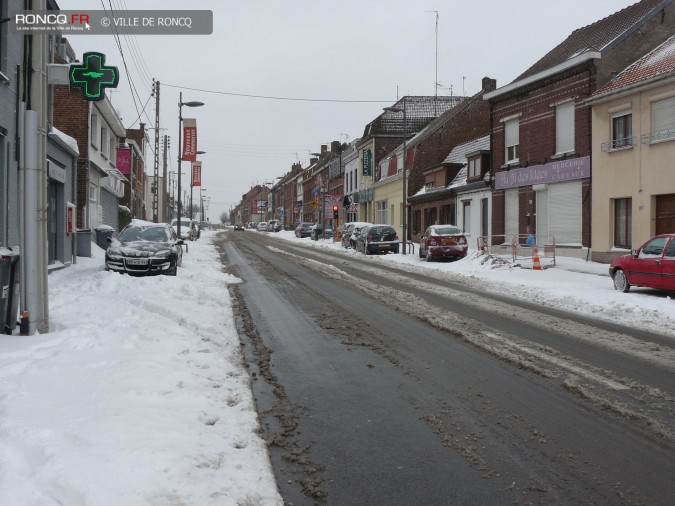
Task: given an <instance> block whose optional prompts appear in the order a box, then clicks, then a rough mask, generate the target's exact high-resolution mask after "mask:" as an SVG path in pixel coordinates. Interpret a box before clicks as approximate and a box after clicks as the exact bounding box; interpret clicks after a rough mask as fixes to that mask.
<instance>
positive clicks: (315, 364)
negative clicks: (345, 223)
mask: <svg viewBox="0 0 675 506" xmlns="http://www.w3.org/2000/svg"><path fill="white" fill-rule="evenodd" d="M223 237H224V240H223V241H222V243H221V247H222V249H223V252H224V255H225V259H224V260H225V264H226V269H227V270H228V271H229V272H232V273H233V274H235V275H237V276H239V277H240V278H241V279H242V280H243V281H244V283H242V284H241V285H237V286H235V288H233V296H234V299H235V305H234V306H235V314H236V317H237V320H238V325H239V329H240V335H241V338H242V344H243V347H242V349H243V351H244V356H245V359H246V362H247V364H248V368H249V371H250V374H251V378H252V385H253V391H254V394H255V396H256V402H257V406H258V411H259V415H260V420H261V425H262V435H263V437H264V438H265V439H267V440H268V442H269V447H270V457H271V460H272V464H273V467H274V470H275V474H276V477H277V482H278V485H279V490H280V492H281V494H282V497H283V498H284V500H285V502H286V504H294V505H300V504H334V505H352V504H354V505H357V504H358V505H360V504H364V505H365V504H367V505H380V504H382V505H385V504H386V505H418V504H424V505H436V504H438V505H448V504H528V503H530V504H577V503H578V504H589V503H590V504H673V503H675V483H674V480H672V476H675V459H674V458H673V457H675V445H674V444H673V439H672V438H671V437H670V436H671V434H670V432H669V429H670V427H668V426H666V427H665V429H663V428H662V430H658V431H655V430H653V426H654V425H655V424H654V423H653V422H654V420H656V419H657V418H650V417H646V416H643V417H642V418H640V417H634V416H632V414H633V413H634V411H637V410H639V409H640V408H639V404H640V402H642V403H643V404H644V405H645V409H644V411H646V412H648V413H649V412H650V410H651V411H653V412H654V416H655V417H658V416H663V417H664V418H663V419H666V420H667V419H668V417H669V416H670V417H672V409H673V405H672V396H673V395H675V386H674V385H675V379H674V377H673V376H674V375H673V371H672V370H671V369H668V367H665V368H661V367H658V366H657V367H654V366H653V365H651V366H649V365H647V364H642V365H640V364H637V365H636V361H635V360H630V357H628V358H627V357H620V356H612V355H614V354H612V353H607V352H606V350H604V351H601V350H598V349H595V350H593V349H592V347H590V348H589V345H588V344H586V343H584V344H583V347H585V348H586V349H585V350H581V351H580V352H579V353H580V354H582V355H583V359H584V360H585V361H589V357H591V356H592V355H593V353H594V352H595V354H596V355H597V356H598V360H599V361H600V359H602V360H601V362H602V364H603V365H602V367H604V368H614V369H616V371H617V375H618V376H617V377H620V378H623V377H625V376H626V375H630V377H631V378H632V377H637V378H638V379H636V380H635V382H639V383H640V384H643V383H646V384H647V385H648V386H651V384H652V383H656V384H658V391H659V395H657V398H658V402H655V401H653V400H652V398H650V397H646V396H645V395H644V394H642V393H641V392H638V394H636V395H633V397H634V398H631V397H630V396H628V394H630V393H631V392H630V389H629V388H627V390H629V392H628V394H627V393H624V392H623V387H621V385H618V386H617V385H616V382H615V381H613V379H612V381H611V382H610V381H607V382H605V381H604V380H603V379H601V380H600V381H599V384H601V387H598V386H597V385H596V387H595V388H600V389H601V390H598V392H600V393H601V394H602V395H603V397H602V399H603V400H602V401H598V400H597V399H596V398H594V396H593V387H592V386H591V385H590V384H589V382H581V383H579V384H577V383H574V382H573V381H571V380H570V375H569V373H568V372H565V373H564V375H561V373H560V371H558V370H556V369H555V368H556V367H558V366H557V365H555V364H556V362H557V360H556V361H553V364H554V365H553V366H552V365H551V362H550V361H549V362H547V361H545V360H544V362H546V363H545V364H544V363H542V364H538V363H537V361H536V356H537V355H536V354H535V355H533V356H534V357H535V359H532V360H533V362H532V364H530V363H529V362H528V363H525V362H523V361H519V359H518V360H514V359H512V358H511V355H509V354H506V353H503V352H501V351H496V350H495V349H494V348H491V347H490V346H487V345H483V344H480V343H478V344H477V343H476V342H474V341H472V339H473V337H474V336H475V335H479V334H481V333H483V334H485V335H490V334H491V333H492V332H495V333H499V332H503V333H504V334H505V335H508V336H517V339H521V338H522V339H527V336H528V334H529V333H532V331H531V330H530V329H524V330H523V331H522V332H519V330H518V329H519V328H520V327H521V326H523V323H522V321H514V320H509V319H508V318H506V321H501V318H504V317H503V316H500V317H499V318H496V317H495V318H492V319H491V321H489V322H487V323H486V322H485V320H487V319H488V318H487V317H486V314H485V313H482V314H481V313H480V312H477V313H476V315H473V317H474V318H475V319H474V320H472V315H471V314H470V310H467V309H466V308H462V309H461V310H460V309H459V308H458V309H457V311H456V312H455V311H447V310H444V312H446V313H447V315H448V318H451V319H452V318H454V319H455V320H453V321H454V322H455V324H456V326H459V327H460V328H459V329H458V330H448V327H447V326H444V324H443V323H442V322H440V323H438V322H437V323H434V324H433V325H430V324H429V321H425V317H420V316H419V315H414V314H413V315H411V314H408V312H407V311H404V310H403V308H404V307H405V306H404V305H403V304H405V302H406V299H405V298H404V299H402V303H401V304H400V305H397V304H399V303H398V302H396V301H394V302H393V303H392V300H394V299H396V297H401V296H402V294H403V295H407V293H403V292H409V293H412V292H413V291H414V290H413V289H412V288H406V286H407V285H405V284H400V283H398V284H395V285H392V287H393V286H395V289H394V288H387V287H384V288H382V284H383V282H380V285H379V287H380V288H379V290H380V293H379V294H377V295H376V294H375V293H374V292H376V291H377V289H369V288H368V287H365V288H363V289H361V290H355V289H354V284H353V280H351V279H348V278H349V276H347V275H345V276H342V275H341V274H340V273H339V272H338V274H337V276H336V277H337V278H338V279H335V277H333V276H334V271H333V274H331V271H328V272H326V271H325V267H323V266H325V265H326V264H329V263H331V261H330V260H329V259H326V258H323V259H322V260H321V263H319V264H315V265H312V264H311V263H308V262H307V261H306V260H303V258H302V257H305V256H309V255H310V254H303V252H302V250H301V249H300V250H299V249H297V248H291V247H289V248H282V247H281V246H280V244H279V243H280V242H279V241H271V240H270V238H269V237H268V236H267V235H266V234H257V233H253V232H245V233H241V232H237V233H234V232H228V233H225V234H224V235H223ZM270 246H272V247H273V249H271V248H270ZM279 249H287V250H288V251H289V253H291V254H290V255H288V254H283V253H282V252H281V251H279ZM349 261H351V260H349ZM334 263H335V264H336V265H337V266H338V268H340V269H341V270H342V272H346V271H348V270H349V268H348V266H347V265H346V264H345V262H344V260H339V261H336V262H334ZM322 271H323V272H322ZM365 277H366V276H365V275H364V278H365ZM343 279H347V281H348V282H344V281H343ZM376 284H377V283H376ZM371 292H372V293H371ZM410 296H412V295H410ZM434 297H442V295H438V294H435V295H434ZM388 299H391V300H388ZM423 304H427V302H423ZM428 304H434V305H436V306H440V305H441V302H439V301H428ZM490 304H493V303H490ZM490 304H488V305H490ZM441 307H444V308H445V307H452V305H451V304H445V305H444V306H441ZM477 311H478V309H477ZM482 311H485V310H482ZM462 312H464V313H467V312H468V313H467V314H460V313H462ZM486 326H487V327H489V331H488V330H485V327H486ZM584 328H585V327H584ZM573 330H574V329H573ZM555 331H556V329H552V330H551V331H550V332H552V334H551V336H552V337H548V339H549V340H551V341H553V344H554V345H555V343H556V342H559V343H560V344H561V347H566V348H570V349H571V348H573V347H572V346H571V345H570V341H569V339H568V338H567V337H566V336H565V335H563V334H565V332H567V331H565V330H560V332H561V335H560V336H559V338H558V339H557V340H556V339H555ZM570 332H571V333H573V332H572V331H569V332H568V333H570ZM596 332H601V330H596ZM602 332H607V331H605V330H602ZM539 334H541V333H539ZM515 339H516V338H515V337H514V340H515ZM528 342H529V341H528ZM662 346H663V344H662ZM565 353H567V354H573V353H572V352H571V351H570V350H569V349H568V350H566V351H565ZM574 360H580V359H578V358H574ZM580 363H582V364H583V363H585V362H580ZM576 366H578V364H577V363H575V367H576ZM598 367H599V366H598ZM567 371H569V369H568V370H567ZM640 371H644V373H641V372H640ZM647 371H648V372H647ZM582 377H583V375H582ZM607 377H608V378H609V377H610V375H609V374H608V375H607ZM612 378H613V377H612ZM606 383H608V384H610V386H612V385H613V387H612V388H611V389H607V388H606V386H607V385H606ZM651 389H652V390H654V389H655V388H654V387H653V386H651ZM605 390H607V391H605ZM608 390H612V391H611V392H609V391H608ZM614 390H616V392H615V391H614ZM636 398H637V400H636ZM640 399H642V400H640ZM633 404H634V405H633ZM648 404H649V405H648ZM656 404H658V406H657V405H656ZM626 406H628V407H630V408H634V409H627V408H626V409H623V411H622V409H621V408H625V407H626Z"/></svg>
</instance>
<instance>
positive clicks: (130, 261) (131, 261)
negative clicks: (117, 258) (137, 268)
mask: <svg viewBox="0 0 675 506" xmlns="http://www.w3.org/2000/svg"><path fill="white" fill-rule="evenodd" d="M127 265H148V259H147V258H128V259H127Z"/></svg>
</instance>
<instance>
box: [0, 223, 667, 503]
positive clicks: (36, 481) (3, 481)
mask: <svg viewBox="0 0 675 506" xmlns="http://www.w3.org/2000/svg"><path fill="white" fill-rule="evenodd" d="M221 234H222V232H218V233H217V232H213V231H203V232H202V235H201V239H199V240H198V241H195V242H192V243H190V245H189V253H186V254H185V255H184V257H183V266H182V268H180V269H179V271H178V275H177V276H176V277H170V276H156V277H144V278H135V277H130V276H126V275H119V274H116V273H112V272H106V271H105V270H104V269H103V255H104V252H103V250H101V249H100V248H98V247H96V246H95V245H92V252H93V258H82V257H80V258H78V262H77V264H76V265H73V266H71V267H69V268H65V269H61V270H59V271H55V272H52V273H51V274H50V276H49V287H50V289H49V303H50V325H51V332H50V333H48V334H45V335H35V336H32V337H22V336H19V335H17V333H18V329H17V333H15V335H13V336H3V338H2V341H1V344H0V374H1V375H2V388H1V390H0V412H2V417H1V418H0V433H1V434H2V437H1V438H0V470H1V472H0V504H8V505H9V504H12V505H13V504H21V505H49V504H68V505H78V504H81V505H90V504H93V505H108V504H110V505H113V504H148V505H151V504H152V505H155V504H199V505H206V504H213V505H223V504H226V505H278V504H282V500H281V496H280V495H279V493H278V491H277V486H276V483H275V478H274V474H273V472H272V468H271V465H270V462H269V457H268V452H267V448H266V444H265V442H264V441H263V439H262V437H261V436H260V434H259V426H258V423H259V422H258V416H257V414H256V411H255V406H254V401H253V397H252V392H251V386H250V380H249V375H248V373H247V371H246V369H245V367H244V364H243V361H242V352H241V345H240V341H239V336H238V334H237V330H236V325H235V322H234V317H233V309H232V302H231V300H230V294H229V292H228V286H229V285H233V284H238V283H240V282H241V281H240V280H239V279H238V278H236V277H234V276H232V275H229V274H225V273H224V272H223V270H222V264H221V258H220V255H219V253H218V251H217V250H216V248H215V246H214V241H215V240H216V237H217V236H218V235H221ZM224 234H225V236H226V237H227V236H228V235H229V234H262V233H261V232H255V231H250V230H247V231H245V232H234V231H232V230H231V229H230V230H227V231H226V232H225V233H224ZM244 237H246V236H244ZM268 237H269V238H270V240H271V241H272V242H274V241H279V242H280V243H281V242H282V241H283V242H284V243H292V244H293V245H296V246H303V247H307V248H318V249H319V250H321V251H322V252H327V251H329V250H332V249H335V250H338V249H340V250H342V251H339V252H338V251H336V252H335V254H336V255H344V257H345V259H347V260H348V259H349V256H350V255H359V256H360V257H361V258H363V255H361V254H359V253H356V252H353V251H351V250H349V251H346V250H344V249H342V248H341V247H340V245H339V243H332V242H329V241H325V242H323V241H319V242H314V241H311V240H309V239H297V238H295V237H294V235H293V233H292V232H280V233H277V234H268ZM272 251H274V250H273V248H272ZM483 260H485V258H484V257H481V256H480V255H478V254H477V253H476V252H475V251H474V252H470V254H469V256H468V257H467V258H466V259H463V260H461V261H457V262H454V263H426V262H424V261H423V260H422V259H420V258H419V257H417V255H407V256H403V255H386V256H380V257H370V258H369V261H371V262H373V263H378V264H379V263H388V264H390V265H391V266H396V267H399V268H401V269H403V270H405V271H412V272H417V270H418V269H419V270H420V272H429V271H433V272H434V273H435V276H437V277H438V278H439V279H445V278H446V277H447V279H449V280H450V279H454V280H457V279H459V280H461V282H462V283H463V284H465V285H467V286H472V287H475V288H481V289H485V290H487V291H491V292H494V293H499V294H501V295H505V296H509V297H514V298H521V299H523V300H527V301H529V302H533V303H537V304H541V305H542V306H547V307H555V308H558V309H563V310H567V311H573V312H575V313H579V314H584V315H587V316H591V317H595V318H599V319H603V320H606V321H612V322H615V323H620V324H624V325H628V326H631V327H635V328H639V329H643V330H646V331H650V332H654V333H657V334H662V335H664V336H668V337H669V338H671V339H672V340H673V344H674V345H675V305H674V304H675V301H674V300H673V297H672V295H671V296H668V295H664V294H662V293H661V294H658V293H655V292H653V291H651V290H647V289H640V288H632V289H631V291H630V292H629V293H627V294H624V293H619V292H617V291H615V290H614V289H613V287H612V283H611V280H610V278H609V277H608V276H607V265H604V264H590V263H587V262H584V261H581V260H575V259H570V258H564V257H558V259H557V266H556V267H553V268H546V269H544V270H542V271H533V270H531V269H521V268H518V267H509V266H508V265H506V264H502V263H492V262H491V261H488V262H484V261H483ZM422 270H423V271H422ZM591 338H592V336H591ZM629 345H630V343H628V341H627V342H626V344H625V346H629ZM615 346H617V348H618V349H620V347H621V346H622V344H621V343H615ZM662 351H663V350H662ZM664 353H665V352H664ZM666 360H667V358H666ZM671 365H672V364H671Z"/></svg>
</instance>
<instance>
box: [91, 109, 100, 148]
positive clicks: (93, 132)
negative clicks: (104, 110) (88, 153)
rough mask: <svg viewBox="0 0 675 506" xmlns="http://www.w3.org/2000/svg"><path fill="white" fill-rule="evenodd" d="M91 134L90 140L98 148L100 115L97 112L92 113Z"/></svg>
mask: <svg viewBox="0 0 675 506" xmlns="http://www.w3.org/2000/svg"><path fill="white" fill-rule="evenodd" d="M89 134H90V135H89V142H91V145H92V146H94V147H95V148H97V149H98V136H99V135H100V132H99V130H98V116H97V115H96V114H92V115H91V132H89Z"/></svg>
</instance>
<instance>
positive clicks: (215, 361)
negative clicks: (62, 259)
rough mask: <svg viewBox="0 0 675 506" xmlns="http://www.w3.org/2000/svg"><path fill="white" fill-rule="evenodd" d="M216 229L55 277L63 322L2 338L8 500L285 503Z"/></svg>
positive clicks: (2, 461)
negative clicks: (126, 266) (147, 255)
mask: <svg viewBox="0 0 675 506" xmlns="http://www.w3.org/2000/svg"><path fill="white" fill-rule="evenodd" d="M212 238H213V236H212V235H210V233H204V234H202V239H200V241H198V242H194V243H191V244H190V251H189V253H187V254H185V255H184V257H183V258H184V260H183V267H182V268H181V269H180V270H179V275H178V276H176V277H172V276H156V277H146V278H138V277H135V278H134V277H130V276H126V275H120V274H116V273H112V272H106V271H104V269H103V250H101V249H100V248H97V247H96V246H95V245H92V249H93V250H94V252H93V254H94V256H95V257H94V258H91V259H90V258H78V263H77V264H76V265H74V266H72V267H70V268H68V269H63V270H61V271H58V272H54V273H52V274H51V275H50V276H49V285H50V293H49V300H50V313H51V314H50V321H51V327H52V328H51V332H50V333H48V334H45V335H36V336H31V337H21V336H3V337H2V339H1V340H0V371H1V372H0V376H1V377H2V390H1V391H0V411H1V412H2V413H3V416H2V417H1V418H0V432H1V433H2V438H1V440H0V469H1V470H2V472H0V504H8V505H9V504H23V505H25V504H35V505H44V504H68V505H77V504H83V505H84V504H96V505H116V504H200V505H208V504H214V505H222V504H228V505H229V504H231V505H235V504H256V505H259V504H260V505H265V504H270V505H271V504H281V500H280V497H279V496H278V493H277V490H276V483H275V481H274V476H273V474H272V471H271V468H270V465H269V462H268V457H267V450H266V447H265V444H264V442H263V441H262V440H261V439H260V438H259V436H258V435H257V434H256V430H257V427H258V421H257V415H256V412H255V407H254V404H253V400H252V395H251V391H250V385H249V379H248V374H247V373H246V371H245V370H244V368H243V365H242V362H241V356H240V351H239V346H240V345H239V338H238V336H237V332H236V329H235V326H234V321H233V316H232V309H231V305H230V299H229V293H228V290H227V285H228V284H230V283H237V282H239V280H238V279H236V278H234V277H232V276H230V275H227V274H224V273H223V272H222V270H221V263H220V259H219V257H218V254H217V253H216V251H215V248H214V247H213V246H212V245H211V240H212Z"/></svg>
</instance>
